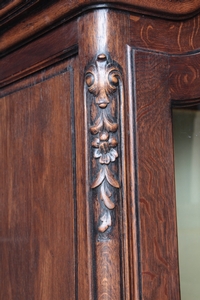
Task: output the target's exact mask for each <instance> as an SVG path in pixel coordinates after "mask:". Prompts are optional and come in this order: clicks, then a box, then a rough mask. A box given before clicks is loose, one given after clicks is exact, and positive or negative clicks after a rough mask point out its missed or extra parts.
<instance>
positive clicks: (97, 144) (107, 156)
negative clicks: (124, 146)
mask: <svg viewBox="0 0 200 300" xmlns="http://www.w3.org/2000/svg"><path fill="white" fill-rule="evenodd" d="M85 81H86V86H87V89H88V91H89V94H90V95H92V96H93V97H92V100H91V101H89V103H90V116H89V118H90V127H89V131H90V134H91V139H90V140H91V142H90V147H91V148H92V149H93V150H92V152H91V153H92V157H93V158H92V160H93V162H92V161H91V173H92V176H91V177H92V179H91V189H97V197H98V201H99V202H100V206H101V212H100V218H99V226H98V231H99V232H105V231H106V230H107V229H108V228H109V227H110V226H111V225H112V216H111V211H112V210H113V209H114V208H115V206H116V201H117V198H118V197H117V194H118V193H116V190H119V189H120V166H119V162H117V160H119V158H118V156H119V153H118V149H117V148H118V147H119V142H120V141H119V139H120V134H119V105H120V98H121V97H122V94H123V89H122V77H121V71H120V68H119V66H118V65H117V64H116V63H115V62H113V61H112V60H111V59H110V58H109V57H108V56H106V55H105V54H100V55H98V57H97V59H96V60H95V61H94V63H92V64H91V65H89V67H88V68H87V69H86V75H85ZM120 95H121V97H120ZM87 100H88V99H87V97H86V101H87ZM87 102H88V101H87ZM94 160H95V161H94Z"/></svg>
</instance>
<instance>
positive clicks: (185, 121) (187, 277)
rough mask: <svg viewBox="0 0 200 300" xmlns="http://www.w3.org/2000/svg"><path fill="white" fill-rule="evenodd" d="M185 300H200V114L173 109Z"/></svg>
mask: <svg viewBox="0 0 200 300" xmlns="http://www.w3.org/2000/svg"><path fill="white" fill-rule="evenodd" d="M173 129H174V152H175V179H176V201H177V220H178V244H179V270H180V281H181V299H182V300H197V299H200V110H199V107H198V106H197V107H193V108H190V109H188V108H187V109H173Z"/></svg>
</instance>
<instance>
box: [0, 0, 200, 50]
mask: <svg viewBox="0 0 200 300" xmlns="http://www.w3.org/2000/svg"><path fill="white" fill-rule="evenodd" d="M40 1H41V0H39V4H40V3H41V2H40ZM82 3H83V2H82V1H81V0H78V1H65V0H61V1H59V2H58V1H54V2H53V3H52V4H51V5H49V6H47V7H46V8H45V9H41V8H42V4H40V5H41V7H40V8H39V9H38V10H36V13H35V14H32V15H31V16H29V15H25V14H23V15H22V16H21V18H19V21H18V23H15V26H14V27H7V26H6V24H5V26H2V34H1V45H0V56H1V55H2V56H3V55H5V54H6V52H7V51H12V50H13V49H15V48H17V47H20V46H21V45H23V44H24V43H25V42H27V41H31V40H32V39H33V38H34V39H35V38H36V37H37V36H39V35H41V34H43V33H44V32H46V31H49V30H50V29H52V28H53V27H56V26H58V25H60V24H62V23H65V22H67V21H69V20H70V19H71V18H74V17H75V16H80V15H81V14H82V13H85V12H87V11H91V10H94V9H101V8H114V9H118V10H121V11H129V12H132V13H139V14H143V15H144V14H146V15H151V16H157V17H161V18H166V19H174V20H181V19H186V18H189V17H191V16H194V15H196V14H197V13H198V12H199V11H200V3H199V0H192V1H191V0H185V1H184V3H181V4H180V2H178V1H176V0H167V1H163V0H150V1H148V0H124V1H120V0H117V1H114V0H113V1H109V3H108V2H107V1H104V2H102V3H99V4H96V0H86V1H85V2H84V5H83V4H82ZM47 15H48V18H47V17H46V16H47ZM18 16H19V15H18Z"/></svg>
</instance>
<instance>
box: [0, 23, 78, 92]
mask: <svg viewBox="0 0 200 300" xmlns="http://www.w3.org/2000/svg"><path fill="white" fill-rule="evenodd" d="M66 32H69V34H68V38H67V39H66ZM77 38H78V35H77V23H76V22H74V21H72V22H70V23H68V24H65V25H63V26H61V27H58V28H56V29H55V30H53V31H51V32H49V33H48V34H46V35H44V36H42V37H40V38H39V39H38V40H35V41H33V42H32V43H29V44H28V45H26V46H25V47H23V48H20V49H18V50H16V51H15V52H12V53H10V54H9V55H7V56H6V57H4V58H1V59H0V64H1V69H0V88H3V87H5V86H7V85H9V84H11V83H13V82H15V81H17V80H19V79H22V78H24V77H25V76H28V75H30V74H32V73H35V72H37V71H39V70H41V69H43V68H44V67H47V66H49V65H52V64H54V63H55V62H58V61H61V60H63V59H65V58H67V57H70V56H72V55H75V54H77V53H78V45H77V43H78V40H77ZM58 40H59V41H58ZM46 49H48V51H46Z"/></svg>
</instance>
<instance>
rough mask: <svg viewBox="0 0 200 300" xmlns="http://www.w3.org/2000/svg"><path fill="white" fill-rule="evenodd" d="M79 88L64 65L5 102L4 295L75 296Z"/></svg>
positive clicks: (2, 197) (3, 120) (17, 297)
mask: <svg viewBox="0 0 200 300" xmlns="http://www.w3.org/2000/svg"><path fill="white" fill-rule="evenodd" d="M72 85H73V73H72V67H70V64H69V63H68V64H66V63H64V64H63V65H62V68H61V70H59V69H58V68H56V67H54V68H52V69H51V71H50V74H48V76H47V78H45V73H43V78H42V80H41V81H40V82H38V83H36V84H34V85H32V86H30V87H26V88H24V89H22V90H20V91H18V92H16V93H12V94H10V95H8V96H5V97H3V98H1V101H0V103H1V145H2V147H1V155H0V156H1V171H0V172H1V175H0V178H1V180H0V184H1V216H2V218H1V225H0V227H1V270H0V272H1V278H2V280H1V299H8V300H9V299H10V300H11V299H12V300H13V299H66V295H68V297H69V299H75V278H76V267H75V263H76V261H77V260H76V247H77V245H76V198H75V195H74V189H75V178H74V176H75V169H74V168H75V166H74V165H73V157H74V154H73V153H75V149H74V143H73V140H74V128H73V122H72V120H73V118H74V116H73V114H74V111H73V101H74V98H73V91H72V90H71V88H72ZM56 87H57V88H56ZM63 94H64V95H65V97H63ZM66 128H67V130H66ZM63 166H64V167H63ZM5 187H6V189H5ZM55 279H56V280H55Z"/></svg>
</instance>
